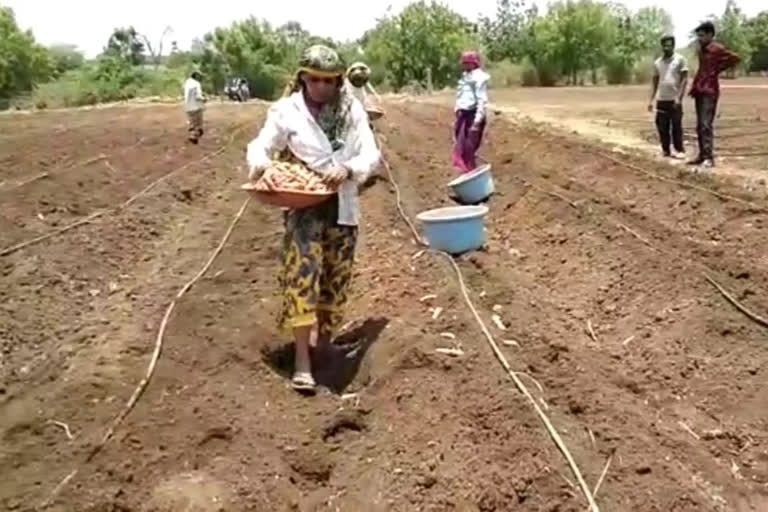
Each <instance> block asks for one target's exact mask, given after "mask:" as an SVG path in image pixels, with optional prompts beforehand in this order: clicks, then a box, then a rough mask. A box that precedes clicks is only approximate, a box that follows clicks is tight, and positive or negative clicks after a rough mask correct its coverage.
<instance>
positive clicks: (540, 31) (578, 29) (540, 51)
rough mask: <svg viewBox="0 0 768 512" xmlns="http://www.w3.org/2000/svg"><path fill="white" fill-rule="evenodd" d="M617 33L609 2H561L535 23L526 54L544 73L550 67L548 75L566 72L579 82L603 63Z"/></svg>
mask: <svg viewBox="0 0 768 512" xmlns="http://www.w3.org/2000/svg"><path fill="white" fill-rule="evenodd" d="M615 32H616V19H615V17H614V16H613V15H612V13H611V10H610V8H609V6H608V5H606V4H602V3H598V2H593V1H592V0H578V1H574V0H565V1H560V2H557V3H555V4H553V5H551V6H550V8H549V11H548V12H547V14H546V16H544V17H540V18H538V19H536V21H535V22H534V23H533V25H532V27H531V39H530V42H529V44H528V49H527V52H526V53H527V55H528V58H529V59H530V60H531V61H532V62H533V64H534V65H535V66H536V67H537V68H540V69H539V73H540V74H541V72H542V70H544V69H545V68H546V70H547V74H550V75H552V74H562V75H563V76H565V77H566V79H567V81H568V83H569V84H571V85H575V84H577V83H579V82H580V78H581V75H582V73H584V72H586V71H595V70H597V69H599V68H600V67H602V66H603V64H604V63H605V59H606V57H607V55H608V54H609V51H610V50H611V45H612V43H613V40H614V34H615ZM593 74H594V73H593ZM552 85H553V84H552Z"/></svg>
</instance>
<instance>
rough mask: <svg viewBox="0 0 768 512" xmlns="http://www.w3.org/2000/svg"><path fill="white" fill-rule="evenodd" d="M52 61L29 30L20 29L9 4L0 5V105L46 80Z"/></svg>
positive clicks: (51, 70)
mask: <svg viewBox="0 0 768 512" xmlns="http://www.w3.org/2000/svg"><path fill="white" fill-rule="evenodd" d="M52 73H53V63H52V59H51V57H50V54H49V53H48V51H47V50H46V49H45V48H44V47H43V46H41V45H39V44H38V43H37V42H36V41H35V38H34V36H33V35H32V32H30V31H26V32H24V31H22V30H20V29H19V27H18V25H17V24H16V18H15V16H14V14H13V11H12V10H11V9H10V8H7V7H2V6H0V106H7V104H8V100H9V99H11V98H12V97H14V96H16V95H18V94H21V93H26V92H29V91H31V90H32V89H33V88H34V87H35V86H36V85H37V84H38V83H41V82H44V81H46V80H48V79H49V78H50V77H51V75H52Z"/></svg>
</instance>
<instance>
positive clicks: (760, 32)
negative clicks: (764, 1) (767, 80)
mask: <svg viewBox="0 0 768 512" xmlns="http://www.w3.org/2000/svg"><path fill="white" fill-rule="evenodd" d="M747 33H748V36H749V45H750V47H751V49H752V55H751V57H750V61H751V65H750V67H749V69H750V71H768V11H763V12H761V13H760V14H758V15H757V16H755V17H754V18H752V19H750V20H749V21H747Z"/></svg>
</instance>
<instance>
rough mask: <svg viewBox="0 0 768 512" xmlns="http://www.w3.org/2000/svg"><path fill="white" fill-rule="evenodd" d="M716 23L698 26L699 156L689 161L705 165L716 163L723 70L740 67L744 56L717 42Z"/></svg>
mask: <svg viewBox="0 0 768 512" xmlns="http://www.w3.org/2000/svg"><path fill="white" fill-rule="evenodd" d="M714 38H715V25H714V24H713V23H712V22H711V21H705V22H704V23H702V24H701V25H699V26H698V27H697V28H696V39H697V40H698V43H699V70H698V71H697V72H696V77H695V78H694V79H693V86H692V87H691V96H693V98H694V100H696V133H697V135H698V138H699V156H698V157H697V158H696V159H694V160H692V161H691V162H689V163H690V164H691V165H702V166H704V167H710V168H711V167H714V166H715V156H714V143H715V140H714V139H715V132H714V123H715V114H716V112H717V103H718V101H719V99H720V73H722V72H723V71H725V70H727V69H730V68H732V67H734V66H736V65H737V64H738V63H739V62H740V61H741V59H740V57H739V56H738V55H736V54H735V53H733V52H731V51H729V50H726V49H725V47H724V46H723V45H721V44H720V43H718V42H716V41H714Z"/></svg>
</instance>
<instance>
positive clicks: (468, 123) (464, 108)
mask: <svg viewBox="0 0 768 512" xmlns="http://www.w3.org/2000/svg"><path fill="white" fill-rule="evenodd" d="M461 66H462V68H463V69H464V72H463V73H462V75H461V79H459V86H458V89H457V92H456V109H455V110H456V122H455V124H454V127H453V138H454V148H453V165H454V166H455V167H457V168H458V169H459V170H460V171H461V172H463V173H465V172H470V171H473V170H475V169H476V168H477V151H478V149H480V144H481V142H482V141H483V132H484V131H485V125H486V108H487V106H488V82H489V81H490V79H491V77H490V75H489V74H488V73H486V72H485V71H483V70H482V68H481V65H480V55H479V54H478V53H477V52H464V54H462V56H461Z"/></svg>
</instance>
